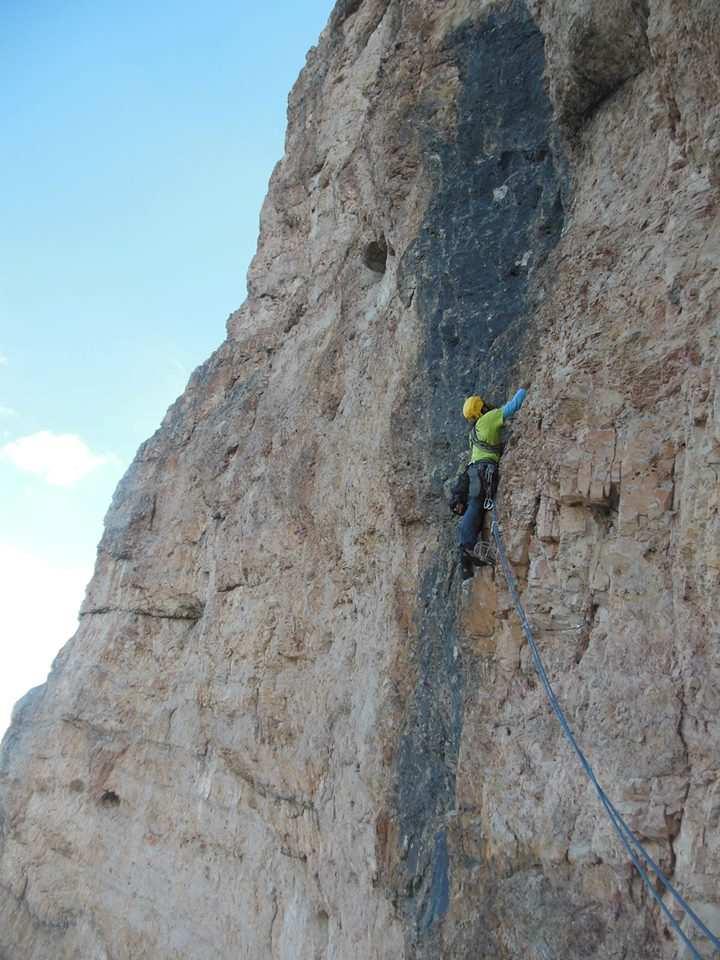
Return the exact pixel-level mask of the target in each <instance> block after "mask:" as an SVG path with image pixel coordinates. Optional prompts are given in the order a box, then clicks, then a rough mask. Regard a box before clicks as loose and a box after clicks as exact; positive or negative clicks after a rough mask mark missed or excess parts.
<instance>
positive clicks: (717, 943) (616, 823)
mask: <svg viewBox="0 0 720 960" xmlns="http://www.w3.org/2000/svg"><path fill="white" fill-rule="evenodd" d="M492 512H493V521H492V534H493V538H494V539H495V544H496V547H497V555H498V557H499V559H500V565H501V566H502V570H503V573H504V575H505V580H506V581H507V585H508V590H509V591H510V596H511V597H512V600H513V603H514V605H515V610H516V612H517V615H518V617H519V618H520V623H521V625H522V629H523V633H524V634H525V638H526V640H527V642H528V645H529V647H530V650H531V653H532V659H533V665H534V667H535V670H536V672H537V674H538V676H539V677H540V680H541V682H542V685H543V687H544V688H545V693H546V695H547V698H548V700H549V701H550V706H551V707H552V709H553V712H554V713H555V716H556V717H557V719H558V720H559V722H560V726H561V727H562V730H563V733H564V734H565V737H566V739H567V740H568V742H569V744H570V746H571V747H572V749H573V751H574V752H575V755H576V756H577V758H578V760H579V761H580V765H581V766H582V768H583V770H584V771H585V774H586V775H587V777H588V779H589V780H590V782H591V783H592V785H593V787H594V788H595V792H596V793H597V795H598V797H599V799H600V802H601V803H602V805H603V807H604V808H605V811H606V813H607V815H608V817H609V818H610V822H611V823H612V825H613V827H614V828H615V832H616V833H617V835H618V836H619V837H620V841H621V842H622V845H623V847H624V848H625V850H626V851H627V854H628V856H629V857H630V859H631V860H632V862H633V865H634V866H635V868H636V870H637V871H638V873H639V874H640V876H641V877H642V879H643V882H644V883H645V886H646V887H647V888H648V890H649V891H650V893H651V894H652V897H653V899H654V900H655V901H656V903H657V904H658V905H659V906H660V909H661V910H662V911H663V913H664V914H665V917H666V918H667V920H668V922H669V924H670V926H671V927H672V928H673V930H674V931H675V933H676V934H677V935H678V937H679V938H680V939H681V940H682V942H683V943H684V944H685V946H686V947H687V948H688V950H689V951H690V953H691V954H692V956H693V957H694V958H695V960H703V957H702V956H701V954H700V953H698V951H697V949H696V948H695V947H694V946H693V944H692V943H691V942H690V940H689V938H688V937H687V935H686V934H685V932H684V930H683V929H682V928H681V927H680V924H679V923H678V921H677V920H676V919H675V917H673V915H672V913H671V912H670V909H669V907H668V906H667V904H666V903H665V901H664V900H663V898H662V896H661V895H660V893H659V892H658V891H657V890H656V889H655V886H654V885H653V881H652V880H651V879H650V877H649V876H648V873H647V871H646V869H645V868H644V867H643V866H642V865H641V863H640V860H639V857H642V859H643V860H644V861H645V865H646V867H649V868H650V869H651V870H652V872H653V873H654V874H655V877H656V878H657V880H658V881H659V882H660V883H661V884H662V885H663V887H664V888H665V890H666V891H667V893H669V894H670V895H671V896H672V897H673V898H674V900H675V903H676V904H677V905H678V906H680V907H681V908H682V909H683V911H684V912H685V914H686V916H687V917H689V918H690V919H691V920H692V921H693V922H694V923H695V924H696V926H697V927H698V929H699V930H701V931H702V932H703V933H704V934H705V936H706V937H707V938H708V940H709V941H710V942H711V943H712V944H713V946H714V947H715V948H716V950H718V951H720V939H719V938H718V937H716V936H715V934H713V933H712V932H711V931H710V930H708V928H707V927H706V926H705V924H704V923H703V922H702V920H701V919H700V917H699V916H698V915H697V914H696V913H695V911H694V910H693V909H692V907H690V905H689V904H688V903H687V902H686V901H685V900H684V899H683V897H682V896H681V895H680V894H679V893H678V891H677V890H676V889H675V887H674V886H673V885H672V883H671V882H670V880H669V879H668V878H667V877H666V876H665V874H664V873H663V872H662V870H661V869H660V867H659V866H658V865H657V864H656V863H655V861H654V860H653V858H652V857H651V856H650V854H649V853H648V852H647V850H646V849H645V847H644V846H643V845H642V843H641V842H640V840H639V839H638V838H637V837H636V836H635V834H634V833H633V831H632V830H631V829H630V827H629V826H628V825H627V823H626V822H625V820H624V819H623V818H622V816H621V815H620V813H619V812H618V809H617V807H616V806H615V805H614V804H613V803H612V801H611V800H610V799H609V798H608V796H607V794H606V793H605V791H604V790H603V788H602V787H601V786H600V784H599V783H598V780H597V777H596V776H595V773H594V771H593V768H592V767H591V766H590V763H589V761H588V759H587V758H586V756H585V754H584V753H583V752H582V750H581V749H580V747H579V745H578V742H577V740H576V739H575V736H574V734H573V732H572V730H571V729H570V724H569V723H568V721H567V718H566V717H565V714H564V712H563V709H562V707H561V706H560V703H559V701H558V699H557V697H556V696H555V691H554V690H553V688H552V685H551V683H550V680H549V678H548V675H547V672H546V670H545V666H544V664H543V661H542V657H541V656H540V649H539V647H538V645H537V642H536V640H535V637H534V635H533V632H532V628H531V626H530V622H529V621H528V618H527V614H526V613H525V608H524V607H523V605H522V601H521V600H520V594H519V592H518V586H517V581H516V580H515V575H514V573H513V572H512V568H511V567H510V563H509V562H508V558H507V554H506V552H505V544H504V542H503V538H502V531H501V529H500V524H499V522H498V517H497V506H496V505H493V508H492ZM633 848H634V849H633Z"/></svg>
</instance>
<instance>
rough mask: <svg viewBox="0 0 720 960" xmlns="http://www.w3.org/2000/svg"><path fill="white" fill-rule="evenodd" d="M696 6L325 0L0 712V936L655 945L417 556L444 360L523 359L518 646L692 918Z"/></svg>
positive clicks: (712, 246)
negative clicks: (80, 580) (250, 226)
mask: <svg viewBox="0 0 720 960" xmlns="http://www.w3.org/2000/svg"><path fill="white" fill-rule="evenodd" d="M719 30H720V14H718V13H717V11H716V5H715V4H714V2H713V3H710V2H709V0H694V2H692V3H691V2H689V0H647V2H641V0H595V2H592V0H530V2H529V3H527V4H526V3H524V2H521V0H514V2H496V3H491V2H478V3H469V2H466V0H451V2H447V3H442V4H438V3H435V2H431V0H343V2H340V3H338V4H337V6H336V8H335V10H334V12H333V15H332V17H331V19H330V23H329V24H328V27H327V28H326V30H325V31H324V33H323V35H322V37H321V39H320V42H319V44H318V47H317V48H315V49H314V50H312V51H311V52H310V54H309V55H308V61H307V65H306V67H305V69H304V71H303V73H302V74H301V76H300V78H299V80H298V83H297V84H296V86H295V88H294V90H293V92H292V94H291V96H290V101H289V114H288V133H287V142H286V152H285V157H284V158H283V160H282V161H281V163H280V164H279V165H278V167H277V168H276V170H275V172H274V174H273V177H272V179H271V183H270V188H269V193H268V197H267V200H266V202H265V205H264V207H263V212H262V219H261V233H260V240H259V244H258V252H257V255H256V258H255V260H254V262H253V265H252V267H251V271H250V275H249V297H248V300H247V301H246V303H245V304H244V305H243V307H242V308H241V309H240V310H239V311H238V312H237V313H236V314H234V315H233V316H232V317H231V318H230V320H229V323H228V339H227V340H226V342H225V343H224V344H223V345H222V346H221V347H220V349H219V350H218V351H217V352H216V354H215V355H214V356H213V357H211V358H210V360H208V362H207V363H206V364H204V365H203V366H202V367H201V368H200V369H199V370H198V371H196V373H195V374H194V375H193V377H192V379H191V382H190V384H189V386H188V389H187V390H186V392H185V394H184V395H183V396H182V397H181V398H180V399H179V400H178V401H177V402H176V404H175V405H174V406H173V407H172V408H171V410H170V411H169V412H168V415H167V417H166V419H165V421H164V423H163V425H162V427H161V429H160V430H159V431H158V433H157V434H156V435H155V436H154V437H152V438H151V439H150V440H149V441H148V442H147V443H146V444H144V445H143V447H142V448H141V449H140V451H139V452H138V455H137V458H136V460H135V462H134V464H133V466H132V467H131V468H130V470H129V472H128V474H127V475H126V477H125V478H124V480H123V482H122V483H121V484H120V486H119V488H118V490H117V492H116V494H115V497H114V499H113V503H112V506H111V508H110V511H109V513H108V517H107V521H106V529H105V534H104V537H103V540H102V542H101V544H100V548H99V552H98V562H97V567H96V571H95V576H94V578H93V581H92V582H91V584H90V587H89V589H88V594H87V597H86V600H85V604H84V607H83V614H82V620H81V625H80V629H79V630H78V633H77V634H76V635H75V637H74V638H73V639H72V640H71V641H70V642H69V643H68V644H67V646H66V647H65V648H64V649H63V651H62V652H61V654H60V655H59V657H58V659H57V660H56V663H55V665H54V668H53V671H52V673H51V675H50V677H49V679H48V682H47V684H46V685H45V686H44V687H42V688H39V689H38V690H35V691H31V693H30V694H28V696H27V697H26V698H25V699H24V700H23V701H22V702H21V703H20V704H19V705H18V707H17V708H16V712H15V715H14V721H13V725H12V727H11V729H10V731H9V733H8V734H7V737H6V739H5V741H4V744H3V751H2V760H1V762H0V958H2V960H9V958H12V960H50V958H52V960H63V958H68V960H69V958H73V960H74V958H77V957H82V958H83V960H84V958H97V960H131V958H132V960H137V958H140V957H148V958H150V957H152V958H153V960H171V958H172V960H179V958H183V960H191V958H192V960H195V958H197V960H206V958H223V960H226V958H230V957H232V958H240V957H242V958H253V960H255V958H264V957H267V958H277V960H291V958H292V960H311V958H312V960H316V958H327V960H330V958H338V960H340V958H342V960H353V958H357V960H367V958H378V960H379V958H390V957H392V958H396V957H407V958H413V957H414V958H418V960H421V958H423V960H430V958H432V960H435V958H440V957H442V958H453V960H464V958H467V960H470V958H473V960H476V958H481V957H487V958H493V960H495V958H520V957H522V958H527V957H530V958H541V960H551V958H552V960H554V958H558V960H560V958H562V960H571V958H572V960H575V958H578V957H594V958H598V960H600V958H602V960H611V958H612V960H621V958H625V960H630V958H632V960H645V958H647V960H650V958H658V957H663V958H665V960H674V958H679V957H680V956H681V953H680V951H679V949H678V947H677V944H676V942H675V941H674V939H673V938H672V937H671V936H670V934H669V933H668V931H667V930H666V929H665V928H664V925H663V923H662V920H661V918H660V917H659V915H658V911H657V909H656V908H655V907H654V906H653V905H651V904H650V903H648V898H647V896H646V894H645V893H644V891H643V889H642V887H641V886H640V884H639V883H638V880H637V877H635V876H634V875H633V873H632V871H631V870H630V869H629V867H628V864H627V860H626V857H624V856H623V854H622V852H621V850H620V849H619V848H618V845H617V843H616V842H615V841H614V839H613V837H612V835H611V832H610V828H609V825H608V824H607V822H606V820H604V818H603V816H602V815H601V813H600V810H599V809H598V806H597V803H596V801H595V799H594V797H593V796H592V795H591V793H590V790H589V788H588V786H587V784H586V782H585V781H584V779H583V777H582V774H581V772H580V771H579V770H578V768H577V766H576V763H575V761H574V759H573V757H572V755H571V754H570V753H569V751H568V750H567V748H566V746H565V744H564V742H563V740H562V737H561V733H560V731H559V729H558V727H557V724H556V723H555V721H554V719H553V718H552V716H551V714H550V713H549V711H548V708H547V705H546V704H545V701H544V698H543V694H542V692H541V690H540V689H538V686H537V684H536V682H535V678H534V675H533V672H532V668H531V665H530V662H529V658H528V652H527V648H526V646H525V644H524V643H523V640H522V636H521V634H520V632H519V628H518V625H517V623H516V622H515V619H514V615H513V614H512V612H511V610H510V604H509V598H508V596H507V593H506V591H505V588H504V584H503V583H502V581H501V579H500V576H499V574H498V575H495V574H494V573H493V572H492V571H485V572H483V573H481V574H480V575H478V576H477V577H476V578H475V579H474V580H473V581H472V582H471V583H470V584H468V585H465V586H461V584H460V582H459V580H458V577H457V575H456V573H455V570H454V566H453V560H454V558H453V553H452V550H453V543H454V522H453V521H452V519H450V518H449V514H448V511H447V508H446V506H445V504H444V502H443V495H442V494H443V489H442V488H443V481H444V480H445V479H446V478H447V476H448V475H449V474H450V472H451V471H452V470H453V469H454V465H455V464H456V463H457V456H458V453H459V452H460V450H461V449H462V447H463V444H464V422H463V421H462V419H461V418H460V417H459V406H460V403H461V401H462V399H463V396H464V395H465V394H466V393H467V392H469V391H470V390H475V389H478V390H479V391H480V392H481V393H483V394H484V395H486V396H488V397H489V398H490V399H491V400H493V401H495V402H498V403H499V402H502V401H503V400H504V399H505V398H506V395H507V393H508V392H509V391H510V390H511V389H513V388H514V387H515V386H516V384H517V382H518V380H519V379H520V378H521V377H523V378H524V377H528V378H530V379H531V380H532V384H533V386H532V389H531V392H530V398H529V400H528V402H527V403H526V405H525V407H524V408H523V411H522V413H521V414H520V416H519V417H518V420H517V422H516V425H515V426H514V431H513V433H514V435H513V440H512V443H511V447H510V450H509V452H508V453H507V454H506V457H505V458H504V469H503V481H502V487H501V503H502V515H503V519H504V529H505V535H506V539H507V541H508V544H509V548H510V552H511V559H512V560H513V563H514V565H515V567H516V570H517V572H518V575H519V577H520V580H521V584H522V589H523V593H524V599H525V602H526V603H527V607H528V611H529V614H530V618H531V620H532V621H533V623H534V625H535V626H536V627H537V631H538V639H539V641H540V643H541V645H542V647H543V650H544V651H545V653H546V655H547V659H548V665H549V669H550V672H551V675H552V679H553V682H554V683H555V684H556V686H557V690H558V694H559V696H560V699H561V700H562V702H563V703H564V705H565V706H566V708H567V710H568V715H569V717H570V720H571V722H572V724H573V726H574V728H575V730H576V732H577V733H578V736H579V738H580V740H581V742H582V743H583V746H584V747H585V748H586V750H587V752H588V754H589V755H590V757H591V760H592V762H593V763H594V765H595V767H596V769H597V771H598V774H599V776H600V778H601V780H602V782H603V784H604V786H605V787H606V789H607V791H608V793H609V795H610V796H611V797H612V798H613V799H614V800H615V801H616V802H617V803H618V805H619V806H620V807H621V809H622V811H623V814H624V815H625V816H626V817H627V819H628V820H629V822H630V823H631V825H632V826H633V827H634V828H635V829H636V830H637V832H638V833H639V834H640V835H641V837H642V838H643V840H644V841H645V842H646V843H647V844H648V845H649V846H650V848H651V849H652V851H653V853H654V855H655V856H656V857H657V858H658V859H659V861H660V862H661V864H662V865H663V868H664V869H665V870H667V871H668V872H669V873H670V874H671V875H672V876H673V880H674V882H676V883H677V884H678V885H679V887H680V889H681V890H682V891H683V893H684V894H685V895H686V896H687V897H688V899H690V901H691V902H692V903H693V905H694V906H695V907H696V908H697V909H698V911H699V912H700V913H701V914H702V915H703V916H704V917H706V919H707V921H708V922H709V923H710V925H711V926H714V927H715V929H718V928H720V900H719V899H718V874H719V873H720V849H719V848H718V844H717V826H718V816H719V810H720V807H719V805H718V796H719V794H718V791H719V790H720V787H719V786H718V783H719V780H718V775H719V773H718V762H717V752H718V751H717V747H718V742H719V741H720V730H719V729H718V720H717V718H718V715H720V714H719V711H718V706H719V704H718V695H717V690H718V689H720V683H719V681H720V676H718V674H719V673H720V659H719V656H718V638H719V631H718V618H717V615H716V613H715V610H714V594H715V592H716V589H717V582H718V573H719V572H720V553H719V552H718V547H717V544H718V542H719V541H718V532H719V531H718V519H717V516H718V514H717V511H718V495H717V490H718V484H717V480H718V477H717V470H718V462H720V461H719V459H718V450H720V433H719V430H720V427H718V424H719V423H720V407H719V406H718V401H717V396H718V394H717V390H716V384H717V378H718V368H717V321H716V312H717V306H718V272H717V268H718V256H719V254H718V250H720V246H719V244H718V240H719V237H718V212H717V211H718V206H717V201H718V195H717V190H718V171H719V170H720V166H719V163H720V161H719V160H718V157H719V156H720V139H719V137H720V133H719V132H718V131H719V130H720V128H718V118H719V117H720V112H719V109H718V103H720V97H719V96H718V93H719V92H720V80H719V77H718V62H717V50H718V49H719V48H720V45H719V42H718V41H719V40H720V37H719ZM698 949H700V950H701V951H702V952H703V953H704V954H705V955H707V956H710V952H709V950H708V948H707V946H706V945H703V943H702V941H701V940H700V941H698Z"/></svg>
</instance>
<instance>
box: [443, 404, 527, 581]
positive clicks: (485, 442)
mask: <svg viewBox="0 0 720 960" xmlns="http://www.w3.org/2000/svg"><path fill="white" fill-rule="evenodd" d="M528 386H529V385H528ZM526 395H527V387H526V386H523V387H520V389H519V390H518V391H517V393H516V394H515V396H514V397H513V398H512V400H508V402H507V403H506V404H504V405H503V406H502V407H493V406H492V405H491V404H488V403H485V401H484V400H483V399H482V398H481V397H478V396H476V395H475V396H472V397H468V398H467V400H466V401H465V403H464V404H463V416H464V417H465V419H466V420H468V421H469V422H470V423H471V424H472V429H471V430H470V435H469V445H470V456H469V461H468V466H467V468H466V470H465V471H464V472H463V474H461V476H460V478H459V480H458V482H457V483H456V484H455V487H454V488H453V492H452V496H451V500H450V506H451V508H452V509H453V511H454V512H455V513H457V514H460V515H461V516H462V520H461V521H460V524H459V527H458V542H459V549H460V566H461V569H462V578H463V580H468V579H469V578H470V577H472V575H473V568H474V567H475V566H476V565H478V564H481V563H483V562H484V561H482V560H480V559H479V558H478V557H476V555H475V552H474V551H475V544H476V543H477V540H478V536H479V535H480V531H481V530H482V525H483V518H484V516H485V511H486V509H490V507H491V505H492V503H493V501H494V500H495V493H496V491H497V486H498V481H499V479H500V477H499V474H498V464H499V462H500V457H501V456H502V452H503V443H502V436H501V435H502V428H503V424H504V423H505V422H506V421H507V420H509V419H510V418H511V417H512V416H514V414H516V413H517V412H518V410H519V409H520V407H521V406H522V404H523V401H524V399H525V397H526Z"/></svg>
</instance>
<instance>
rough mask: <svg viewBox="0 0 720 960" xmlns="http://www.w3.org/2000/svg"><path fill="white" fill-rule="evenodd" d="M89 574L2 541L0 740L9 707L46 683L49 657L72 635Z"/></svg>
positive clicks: (0, 572)
mask: <svg viewBox="0 0 720 960" xmlns="http://www.w3.org/2000/svg"><path fill="white" fill-rule="evenodd" d="M91 575H92V569H91V568H90V567H89V566H88V567H79V566H72V567H71V566H68V567H65V566H61V565H59V564H56V563H53V562H52V561H50V560H48V559H47V558H45V557H43V556H41V555H40V554H37V553H34V552H32V551H30V550H25V549H22V548H20V547H17V546H15V545H13V544H10V543H2V542H0V585H1V588H2V597H3V629H2V632H1V633H0V658H1V660H2V670H1V671H0V737H1V736H2V734H3V732H4V730H5V727H6V726H7V725H8V723H9V722H10V711H11V710H12V706H13V704H14V703H15V702H16V701H17V700H19V699H20V697H23V696H24V695H25V694H26V693H27V691H28V690H29V689H30V688H31V687H36V686H37V685H38V684H40V683H43V682H44V681H45V678H46V677H47V674H48V671H49V670H50V664H51V663H52V661H53V658H54V657H55V655H56V654H57V653H58V651H59V650H60V648H61V647H62V645H63V644H64V643H65V642H66V641H67V640H69V639H70V637H71V636H72V635H73V633H74V632H75V629H76V626H77V614H78V611H79V609H80V604H81V603H82V599H83V596H84V593H85V586H86V584H87V583H88V582H89V580H90V577H91Z"/></svg>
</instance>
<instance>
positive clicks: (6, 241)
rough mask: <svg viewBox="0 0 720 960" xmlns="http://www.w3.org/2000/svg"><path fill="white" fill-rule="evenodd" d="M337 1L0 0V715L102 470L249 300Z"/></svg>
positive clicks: (52, 622)
mask: <svg viewBox="0 0 720 960" xmlns="http://www.w3.org/2000/svg"><path fill="white" fill-rule="evenodd" d="M332 6H333V4H332V2H331V0H322V2H321V0H305V2H303V3H302V4H298V3H291V2H287V0H275V2H273V3H272V4H265V5H255V4H252V5H251V4H247V3H243V2H242V0H241V2H237V0H235V2H230V0H208V2H206V3H204V4H202V5H201V4H198V3H196V2H190V0H172V2H170V0H153V3H152V4H147V3H144V2H142V3H141V2H137V0H123V2H122V3H118V2H117V0H73V3H67V2H66V0H5V2H4V3H3V4H2V11H1V12H0V112H1V115H2V116H3V124H2V125H1V126H0V161H1V164H2V170H3V177H2V181H1V182H0V597H2V600H3V608H4V611H5V612H4V617H3V620H4V625H3V631H2V637H1V638H0V655H1V656H2V670H0V729H2V728H4V726H5V725H6V724H7V722H8V720H9V714H10V707H11V704H12V702H13V701H14V700H16V699H18V698H19V697H20V696H21V695H22V694H23V693H24V692H25V691H26V690H27V689H28V687H30V686H32V685H34V684H37V683H40V682H42V681H43V679H44V677H45V675H46V673H47V670H48V668H49V664H50V661H51V659H52V657H53V656H54V654H55V653H56V652H57V651H58V650H59V648H60V647H61V646H62V644H63V643H64V642H65V640H67V639H68V637H69V636H70V635H71V634H72V632H73V630H74V623H75V614H76V612H77V607H78V606H79V603H80V600H81V599H82V592H83V588H84V585H85V582H86V581H87V579H88V577H89V575H90V572H91V570H92V565H93V562H94V555H95V547H96V545H97V541H98V539H99V537H100V532H101V524H102V517H103V515H104V513H105V511H106V509H107V507H108V505H109V502H110V497H111V496H112V492H113V489H114V487H115V485H116V483H117V481H118V480H119V478H120V476H121V475H122V473H123V471H124V469H125V468H126V467H127V465H128V464H129V462H130V460H131V459H132V457H133V455H134V453H135V450H136V449H137V447H138V445H139V444H140V443H141V442H142V441H143V440H144V439H145V438H146V437H147V436H149V435H150V434H151V433H152V432H153V431H154V430H155V429H156V428H157V426H158V425H159V423H160V420H161V419H162V416H163V414H164V413H165V410H166V409H167V407H168V405H169V404H170V403H171V402H172V401H173V400H174V399H175V397H176V396H177V395H178V394H179V393H181V392H182V390H183V388H184V386H185V383H186V381H187V378H188V376H189V374H190V373H191V371H192V370H193V368H194V367H195V366H197V365H198V364H199V363H201V362H202V361H203V360H204V359H205V358H206V357H207V356H208V355H209V354H210V353H211V351H212V350H213V349H214V348H215V347H216V346H217V345H218V344H219V343H220V342H221V341H222V339H223V338H224V334H225V320H226V318H227V315H228V314H229V313H230V312H231V311H232V310H234V309H236V308H237V307H238V306H239V305H240V304H241V302H242V301H243V299H244V298H245V275H246V271H247V267H248V265H249V262H250V259H251V257H252V255H253V253H254V251H255V245H256V242H257V232H258V215H259V211H260V206H261V203H262V200H263V197H264V195H265V192H266V188H267V181H268V178H269V176H270V173H271V172H272V168H273V166H274V164H275V163H276V161H277V160H279V159H280V157H281V156H282V152H283V137H284V131H285V111H286V103H287V95H288V92H289V90H290V87H291V86H292V84H293V82H294V80H295V78H296V77H297V74H298V72H299V70H300V69H301V67H302V65H303V63H304V59H305V54H306V52H307V50H308V49H309V48H310V47H311V46H312V45H313V44H315V43H316V42H317V38H318V36H319V34H320V31H321V30H322V29H323V27H324V25H325V23H326V21H327V19H328V16H329V14H330V11H331V9H332ZM8 611H9V614H8V615H6V613H7V612H8Z"/></svg>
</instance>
